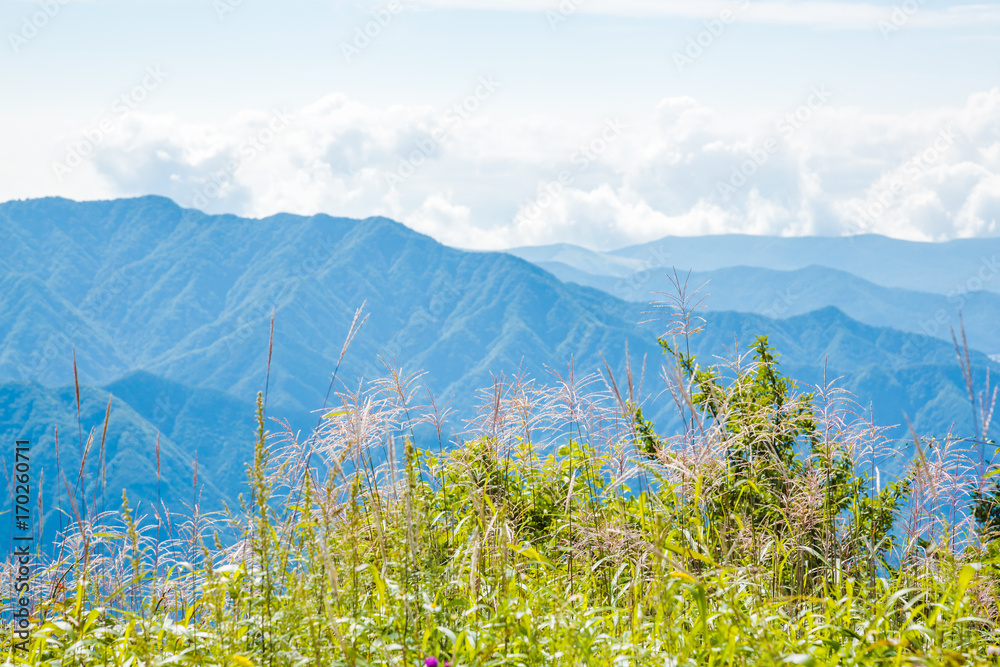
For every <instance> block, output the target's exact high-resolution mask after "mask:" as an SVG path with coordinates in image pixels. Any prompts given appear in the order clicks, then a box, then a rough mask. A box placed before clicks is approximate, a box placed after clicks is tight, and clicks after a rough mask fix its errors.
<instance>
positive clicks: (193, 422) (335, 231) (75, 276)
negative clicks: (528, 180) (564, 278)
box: [0, 197, 1000, 507]
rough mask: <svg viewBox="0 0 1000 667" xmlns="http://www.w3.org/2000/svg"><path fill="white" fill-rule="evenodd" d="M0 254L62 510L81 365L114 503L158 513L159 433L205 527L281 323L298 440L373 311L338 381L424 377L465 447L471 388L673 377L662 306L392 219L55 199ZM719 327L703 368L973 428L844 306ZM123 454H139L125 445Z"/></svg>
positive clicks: (706, 340) (920, 365)
mask: <svg viewBox="0 0 1000 667" xmlns="http://www.w3.org/2000/svg"><path fill="white" fill-rule="evenodd" d="M0 235H2V238H3V239H4V243H5V245H6V250H7V252H6V254H5V256H4V258H3V259H0V262H3V263H2V265H0V266H2V270H3V274H2V276H0V288H2V289H0V304H2V307H3V311H2V312H3V313H4V314H5V316H4V317H3V318H2V319H0V340H2V348H0V350H2V351H0V382H3V383H5V384H3V387H4V391H6V392H8V396H9V400H8V401H7V403H6V404H5V406H0V434H2V437H4V438H8V439H10V438H14V437H18V436H19V435H20V434H24V433H28V434H30V435H31V436H32V438H33V439H34V440H35V441H37V442H40V443H43V444H42V445H40V446H43V447H46V448H48V450H47V453H46V457H47V458H45V459H44V460H45V461H46V462H47V463H46V465H48V466H49V467H46V468H45V471H46V472H45V479H46V480H49V481H48V482H46V485H45V486H46V487H47V489H48V491H47V493H48V495H49V497H51V498H56V497H57V496H56V495H55V494H56V492H57V490H58V489H59V488H61V486H60V485H56V484H55V481H56V479H57V478H58V476H59V475H58V472H57V471H56V470H55V469H54V468H52V467H51V466H52V465H53V462H54V456H53V454H54V452H52V451H51V450H52V444H53V442H52V440H53V435H54V427H55V426H57V425H58V426H59V432H60V441H61V444H65V443H67V442H75V440H73V439H72V438H66V436H65V434H73V433H75V432H76V412H75V403H74V399H73V396H72V393H73V392H72V391H70V390H67V389H66V387H68V386H71V385H72V381H73V354H74V350H75V354H76V358H77V363H78V368H79V372H80V378H81V383H82V384H83V385H84V391H85V394H86V396H87V397H89V398H87V399H86V401H85V402H86V405H87V409H86V410H85V414H84V425H85V428H86V426H87V425H92V424H95V423H96V424H99V423H101V422H102V421H103V415H104V412H103V410H104V409H105V407H106V405H107V397H108V396H109V393H110V394H113V395H114V397H115V398H114V399H113V401H112V417H111V421H110V426H109V448H108V450H107V453H108V454H109V455H110V456H111V459H110V460H117V463H116V465H117V466H118V467H117V468H116V471H117V472H116V473H115V475H113V476H112V477H110V478H109V480H108V481H107V482H106V484H112V483H113V484H114V485H115V487H117V491H116V492H115V493H111V492H110V491H109V492H108V493H107V496H108V498H109V499H110V498H114V499H115V501H116V502H119V501H120V498H121V488H126V489H127V490H128V492H129V494H130V498H134V500H135V501H136V502H139V501H142V502H145V503H149V502H151V494H152V493H153V492H154V489H155V460H154V459H155V450H154V448H155V440H156V435H157V433H159V435H160V440H161V453H166V454H169V457H168V458H169V471H170V475H169V480H170V483H169V484H168V485H166V486H164V484H163V483H162V480H161V484H160V487H162V488H165V489H166V493H168V494H169V497H168V498H166V502H167V503H168V504H174V506H177V503H180V504H181V505H183V503H184V502H186V499H187V498H189V497H190V498H194V497H196V496H195V493H194V492H195V490H196V489H195V488H194V486H193V484H194V469H195V461H197V470H198V477H197V478H198V480H199V485H201V488H203V496H204V499H205V503H206V507H207V506H209V505H212V504H213V503H214V505H215V506H220V505H221V502H222V501H223V500H226V501H228V502H233V501H234V499H235V497H236V495H237V493H239V491H240V490H242V488H243V487H242V478H243V464H244V463H245V462H246V460H247V457H248V452H249V451H250V447H251V446H252V429H253V399H254V397H255V395H256V393H257V391H260V390H263V389H264V387H265V373H266V370H267V358H268V339H269V334H270V317H271V314H272V312H274V314H275V337H274V351H273V358H272V365H271V370H270V376H269V378H268V379H267V382H266V386H267V388H268V413H269V415H271V416H274V417H283V418H286V419H287V420H288V421H289V423H290V425H291V426H292V428H293V431H294V430H300V431H302V434H303V435H307V434H308V432H309V430H310V429H311V428H312V427H313V426H315V424H316V419H317V414H316V413H315V411H316V410H318V409H320V408H321V407H323V403H324V399H325V395H326V391H327V389H328V387H329V383H330V374H331V372H332V371H333V369H334V367H335V366H336V364H337V359H338V357H339V355H340V352H341V349H342V345H343V341H344V337H345V335H346V333H347V331H348V328H349V326H350V323H351V320H352V318H353V316H354V312H355V310H356V309H357V308H358V307H359V306H360V305H361V304H362V303H366V304H367V305H366V312H368V313H370V319H369V320H368V323H367V324H366V325H365V326H364V327H363V329H362V330H361V332H360V333H359V334H358V336H357V338H356V339H355V341H354V343H353V345H352V347H351V349H350V351H349V353H348V355H347V357H346V358H345V359H344V362H343V364H342V365H341V367H340V369H339V372H338V378H339V379H340V381H341V382H343V383H344V385H339V386H340V388H343V386H345V385H346V386H348V387H355V388H356V387H357V386H358V382H359V380H360V379H361V378H362V377H364V378H367V379H372V378H373V377H375V376H378V375H384V374H385V367H384V366H383V363H382V362H383V361H384V362H385V363H388V364H393V363H397V364H399V365H400V366H402V368H403V370H404V372H406V373H411V372H414V371H417V370H425V371H427V374H426V375H425V376H424V377H423V378H422V379H421V382H422V383H425V384H426V385H427V387H428V388H429V389H430V390H432V391H433V392H434V393H435V394H436V395H437V396H438V397H439V400H440V402H441V403H442V404H445V403H448V404H449V405H450V406H451V407H452V408H454V409H455V411H456V414H455V422H456V423H457V424H458V425H459V427H460V426H461V420H462V419H463V418H468V417H470V416H471V415H472V414H474V412H475V410H476V406H477V404H478V403H479V401H481V400H482V397H481V396H480V395H478V394H477V390H479V389H482V388H484V387H488V386H489V385H490V384H491V382H492V379H493V377H495V376H499V375H500V374H506V375H507V376H508V377H509V376H511V375H513V374H515V373H519V372H523V373H527V374H529V375H530V376H532V377H535V378H536V379H537V380H538V381H540V382H547V381H549V379H551V378H552V377H553V375H552V373H553V370H556V371H562V370H565V369H566V368H567V365H568V364H569V363H570V362H572V364H573V365H574V368H575V369H576V371H577V373H580V374H585V373H591V372H594V371H598V370H599V369H601V368H602V367H603V363H604V359H606V360H607V362H608V363H609V364H610V365H611V367H612V368H613V369H615V370H616V372H621V370H622V369H623V364H624V358H625V348H626V345H627V346H628V348H629V350H630V352H631V358H632V360H633V362H634V363H635V364H636V365H639V364H641V363H642V360H643V359H644V358H645V359H646V363H647V366H648V367H649V368H648V370H647V377H650V378H652V377H656V376H657V375H658V373H657V372H656V369H657V368H658V366H659V364H660V362H661V353H660V350H659V346H658V345H657V344H656V340H655V336H656V335H657V334H658V333H661V332H662V324H661V323H657V322H651V323H647V324H638V323H639V322H643V321H646V320H648V319H650V315H649V314H648V313H647V312H646V311H649V310H650V308H649V306H648V305H643V304H639V303H629V302H627V301H623V300H621V299H617V298H614V297H613V296H611V295H609V294H607V293H605V292H602V291H600V290H596V289H592V288H590V287H585V286H578V285H572V284H565V283H563V282H561V281H560V280H558V279H557V278H556V277H555V276H553V275H552V274H551V273H549V272H547V271H545V270H543V269H542V268H539V267H537V266H535V265H533V264H531V263H529V262H527V261H524V260H522V259H519V258H517V257H514V256H511V255H509V254H505V253H470V252H463V251H461V250H457V249H454V248H448V247H445V246H442V245H440V244H439V243H437V242H435V241H434V240H433V239H431V238H429V237H427V236H424V235H421V234H418V233H416V232H413V231H412V230H409V229H407V228H406V227H404V226H403V225H401V224H399V223H396V222H393V221H391V220H388V219H385V218H370V219H367V220H349V219H344V218H332V217H329V216H323V215H319V216H312V217H302V216H292V215H277V216H272V217H269V218H266V219H263V220H249V219H244V218H239V217H236V216H228V215H227V216H209V215H205V214H203V213H201V212H198V211H193V210H188V209H182V208H180V207H179V206H177V205H176V204H174V203H173V202H171V201H169V200H167V199H163V198H159V197H143V198H138V199H128V200H116V201H105V202H84V203H77V202H71V201H68V200H63V199H42V200H28V201H20V202H9V203H6V204H0ZM14 258H16V261H14ZM705 318H706V320H707V326H706V331H705V333H704V334H703V335H701V336H699V337H698V338H697V339H696V340H695V341H694V344H695V349H696V351H697V352H698V353H699V354H700V355H702V358H701V360H702V362H703V363H711V361H712V359H713V357H714V355H723V354H725V353H726V350H727V349H731V348H732V346H733V340H734V336H738V338H739V342H740V346H741V348H742V349H744V350H745V349H746V346H747V345H748V344H749V343H750V342H751V341H752V337H753V336H754V335H755V334H765V333H766V334H769V335H770V336H771V340H772V342H773V343H774V345H775V346H776V348H777V349H778V351H779V352H780V353H781V354H782V357H781V360H782V364H783V367H784V368H785V369H786V371H787V372H788V373H789V374H791V375H792V376H793V377H797V378H798V379H800V380H801V381H803V382H813V383H817V382H822V381H823V378H824V373H826V374H827V375H828V376H829V377H831V378H832V377H836V376H844V380H843V384H844V385H845V386H847V387H848V388H850V389H852V390H854V391H856V392H857V394H858V398H859V401H860V402H861V403H862V404H868V403H873V407H874V413H875V416H876V418H877V419H879V420H880V421H881V422H882V423H892V424H899V423H903V422H904V414H903V413H904V411H905V413H906V415H907V416H908V417H909V418H910V419H911V421H913V423H914V425H915V426H916V427H917V428H918V429H921V430H922V431H924V432H927V433H932V434H938V435H940V434H943V433H945V432H947V430H948V429H949V428H951V425H952V423H953V422H954V423H955V424H956V427H957V428H958V429H959V430H961V429H966V430H967V429H968V427H969V417H968V407H967V405H966V404H965V403H964V401H965V400H966V399H965V398H964V389H963V387H962V381H961V377H960V373H959V371H958V366H957V364H956V363H955V361H954V351H953V350H952V348H951V346H950V344H947V343H945V342H942V341H940V340H936V339H934V338H930V337H926V336H920V335H915V334H909V333H903V332H899V331H895V330H893V329H889V328H879V327H872V326H867V325H864V324H861V323H859V322H857V321H854V320H852V319H850V318H849V317H847V316H845V315H844V314H843V313H842V312H841V311H840V310H838V309H835V308H826V309H821V310H817V311H814V312H808V313H803V314H801V315H798V316H796V317H791V318H788V319H781V320H771V319H768V318H765V317H762V316H760V315H754V314H741V313H735V312H716V313H705ZM973 362H974V365H975V366H976V373H977V377H980V378H981V377H982V375H983V374H984V373H985V370H986V369H987V368H993V369H994V371H996V370H998V369H1000V367H997V366H996V365H994V364H991V362H990V361H989V360H988V359H987V358H986V357H985V356H984V355H981V354H974V355H973ZM647 391H651V390H648V389H647ZM422 396H424V394H419V396H418V399H417V400H425V399H423V398H420V397H422ZM29 405H31V406H36V407H35V409H26V408H25V407H24V406H29ZM668 408H669V406H668V403H667V402H666V401H664V400H663V399H662V397H660V398H659V399H656V400H655V401H654V400H653V399H650V404H649V405H648V411H647V414H648V415H651V416H653V417H654V418H656V419H657V420H658V427H659V428H661V429H663V430H664V431H668V430H669V429H670V428H671V424H670V422H669V420H668V417H667V415H668V413H669V412H670V410H669V409H668ZM272 428H277V426H275V425H272ZM128 434H131V437H134V441H133V440H121V438H124V437H126V436H128ZM84 436H86V433H85V434H84ZM122 443H131V444H127V446H126V445H125V444H122ZM112 447H113V448H114V449H112ZM163 448H165V449H163ZM78 462H79V459H78V458H77V464H78ZM64 463H65V464H66V466H67V467H66V468H64V471H66V470H70V469H71V467H72V465H74V462H73V459H72V457H71V456H70V455H69V454H67V459H66V460H65V461H64ZM151 470H152V471H154V473H153V476H152V477H151V473H150V471H151ZM88 479H89V484H91V487H90V489H91V491H93V484H95V483H96V481H95V479H94V477H93V475H90V476H89V477H88ZM187 480H190V481H191V484H192V486H187ZM151 484H153V485H154V486H150V485H151ZM119 485H121V486H119ZM109 488H110V487H109ZM161 490H162V489H161ZM133 494H134V496H133ZM152 500H155V497H153V498H152ZM108 503H109V505H110V500H109V501H108Z"/></svg>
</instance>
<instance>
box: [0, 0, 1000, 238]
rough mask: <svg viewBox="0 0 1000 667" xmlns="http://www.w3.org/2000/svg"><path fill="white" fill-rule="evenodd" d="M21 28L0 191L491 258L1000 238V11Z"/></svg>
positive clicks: (2, 75)
mask: <svg viewBox="0 0 1000 667" xmlns="http://www.w3.org/2000/svg"><path fill="white" fill-rule="evenodd" d="M46 10H47V13H46ZM377 16H381V17H382V22H383V24H384V25H379V26H376V25H375V24H373V23H372V21H374V20H376V18H377ZM26 21H27V23H26ZM366 27H367V28H368V29H369V31H370V32H371V33H372V34H373V35H374V37H372V38H371V39H370V43H367V44H366V43H365V42H364V41H363V40H362V41H357V42H356V43H355V40H356V38H357V31H358V30H364V29H365V28H366ZM32 28H35V30H33V29H32ZM0 29H2V30H0V32H2V35H3V37H4V39H3V44H0V88H2V90H3V91H5V92H4V94H3V96H2V98H0V121H2V122H3V127H4V128H5V129H6V131H5V132H4V133H3V134H2V135H0V151H2V154H3V156H4V157H3V159H2V161H0V200H7V199H15V198H24V197H35V196H42V195H56V194H57V195H63V196H69V197H73V198H78V199H94V198H105V197H115V196H131V195H139V194H148V193H155V194H162V195H166V196H170V197H173V198H174V199H176V200H177V201H178V202H179V203H181V204H183V205H186V206H198V207H199V208H203V209H205V210H209V211H211V212H223V211H225V212H233V213H239V214H244V215H253V216H264V215H269V214H272V213H275V212H278V211H292V212H297V213H315V212H325V213H330V214H334V215H350V216H354V217H366V216H368V215H375V214H381V215H388V216H391V217H394V218H397V219H400V220H402V221H403V222H405V223H407V224H409V225H410V226H412V227H414V228H416V229H418V230H421V231H424V232H426V233H429V234H431V235H433V236H435V237H437V238H439V239H440V240H442V241H445V242H447V243H451V244H454V245H459V246H465V247H491V248H495V247H509V246H514V245H522V244H535V243H550V242H555V241H572V242H576V243H580V244H583V245H587V246H590V247H594V248H610V247H614V246H617V245H625V244H627V243H631V242H638V241H643V240H649V239H652V238H658V237H661V236H664V235H667V234H701V233H721V232H734V231H745V232H749V233H772V234H790V235H795V234H848V233H858V232H866V231H870V232H878V233H884V234H888V235H891V236H897V237H903V238H919V239H943V238H954V237H959V236H975V235H996V234H997V233H998V232H1000V229H998V228H997V227H996V216H997V213H998V212H1000V176H998V174H1000V113H998V112H1000V89H998V86H1000V83H998V81H997V73H998V72H1000V8H998V7H996V6H994V5H972V4H965V3H958V2H950V3H946V2H937V1H935V2H931V0H925V1H924V2H920V1H919V0H907V2H905V3H904V2H877V3H848V2H809V1H805V2H804V1H793V0H787V1H770V2H766V1H764V0H751V1H749V2H747V1H745V0H736V1H734V2H707V1H706V2H692V1H691V0H687V1H686V2H680V1H675V0H655V1H654V0H617V1H613V0H563V2H562V3H560V2H559V1H558V0H553V1H545V0H506V1H501V0H481V1H476V0H426V1H423V2H404V1H402V0H399V2H398V3H397V2H396V0H385V1H379V2H329V1H327V2H318V1H314V0H283V1H282V2H280V3H279V2H274V1H269V0H242V2H240V1H239V0H128V1H120V0H66V1H65V2H59V0H50V1H49V2H46V1H44V0H43V1H41V2H36V1H30V2H29V1H23V0H0ZM698 41H700V42H701V46H700V47H696V46H692V44H693V43H695V42H698ZM345 45H348V46H347V47H346V48H345ZM352 46H353V48H355V49H357V51H354V50H352V49H351V48H350V47H352ZM345 53H346V54H347V55H345ZM692 56H693V57H692ZM150 72H153V73H154V74H155V76H154V75H151V74H150ZM481 81H487V82H490V84H489V85H487V86H485V87H484V85H483V84H482V83H480V82H481ZM817 90H818V91H820V94H819V95H817V94H816V91H817ZM477 91H478V96H477ZM122 95H125V96H126V98H125V99H124V100H123V99H122ZM456 104H460V105H463V104H464V105H465V106H466V107H467V108H466V109H464V110H463V109H459V110H457V111H456V110H455V109H454V107H455V105H456ZM123 105H124V106H123ZM126 109H127V113H126V111H125V110H126ZM789 114H791V116H789ZM795 114H798V115H799V120H795ZM783 120H784V125H782V122H783ZM609 123H611V124H612V126H613V127H615V128H618V130H613V131H612V130H608V129H607V128H608V124H609ZM102 125H103V127H104V129H103V130H102V129H101V128H102ZM269 127H270V128H271V129H269ZM274 128H277V129H274ZM262 133H263V134H262ZM942 133H944V134H943V135H942ZM942 136H944V138H942ZM602 137H603V138H602ZM935 142H937V146H938V148H936V149H935V148H934V145H935ZM588 146H592V147H593V148H594V149H599V150H590V151H587V150H586V148H587V147H588ZM754 156H756V158H755V157H754ZM920 156H923V158H921V157H920ZM748 160H750V162H748ZM70 163H72V164H70ZM741 169H742V171H743V173H742V174H740V173H738V172H739V171H740V170H741Z"/></svg>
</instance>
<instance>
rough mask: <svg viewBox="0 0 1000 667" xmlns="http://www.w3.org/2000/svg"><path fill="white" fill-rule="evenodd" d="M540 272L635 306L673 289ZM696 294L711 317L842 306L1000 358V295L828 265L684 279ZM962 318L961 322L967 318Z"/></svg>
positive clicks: (567, 270)
mask: <svg viewBox="0 0 1000 667" xmlns="http://www.w3.org/2000/svg"><path fill="white" fill-rule="evenodd" d="M538 266H540V267H541V268H543V269H545V270H547V271H549V272H551V273H552V274H553V275H555V276H556V277H557V278H559V279H560V280H562V281H564V282H569V283H576V284H578V285H586V286H588V287H594V288H596V289H600V290H602V291H604V292H607V293H609V294H612V295H615V296H618V297H619V298H622V299H625V300H627V301H635V302H638V303H645V302H649V301H655V300H659V299H662V294H663V293H665V292H668V291H669V290H670V289H671V284H670V280H669V278H668V270H667V269H658V270H646V271H641V272H637V273H635V274H632V275H630V276H627V277H615V276H609V275H595V274H592V273H586V272H584V271H581V270H579V269H576V268H573V267H571V266H569V265H566V264H563V263H561V262H539V264H538ZM679 275H680V276H681V277H682V278H685V279H687V280H688V281H689V284H690V285H691V287H692V288H701V293H702V294H703V295H704V296H706V299H705V301H704V305H705V307H706V308H708V309H709V310H735V311H741V312H749V313H756V314H758V315H764V316H767V317H771V318H783V317H789V316H792V315H801V314H804V313H808V312H811V311H814V310H818V309H821V308H826V307H828V306H834V307H836V308H838V309H840V310H842V311H843V312H844V313H846V314H847V315H849V316H850V317H852V318H854V319H856V320H858V321H860V322H865V323H866V324H871V325H874V326H886V327H892V328H895V329H899V330H901V331H909V332H912V333H919V334H924V335H928V336H933V337H936V338H940V339H941V340H945V341H950V340H951V327H953V328H954V329H955V331H956V333H957V332H958V331H959V329H960V327H961V326H963V325H964V327H965V331H966V334H967V336H968V340H969V344H970V345H971V346H972V347H974V348H976V349H979V350H981V351H983V352H986V353H988V354H991V353H992V354H996V353H1000V327H998V326H997V324H998V323H1000V294H996V293H994V292H990V291H986V290H980V291H976V292H971V293H968V294H966V295H962V296H956V297H947V296H945V295H943V294H934V293H930V292H916V291H913V290H906V289H902V288H898V287H882V286H880V285H876V284H874V283H871V282H868V281H866V280H863V279H861V278H858V277H857V276H854V275H852V274H850V273H846V272H844V271H839V270H837V269H830V268H827V267H823V266H808V267H806V268H804V269H795V270H790V271H777V270H772V269H760V268H754V267H745V266H734V267H730V268H725V269H716V270H714V271H698V272H694V273H691V274H690V278H688V275H687V274H685V273H680V274H679ZM960 316H961V319H960Z"/></svg>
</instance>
